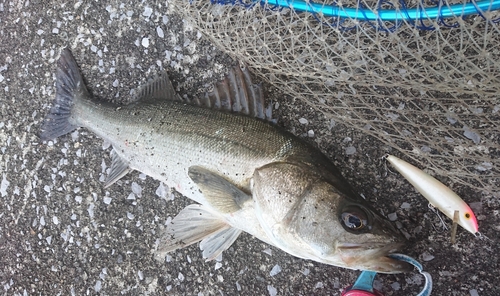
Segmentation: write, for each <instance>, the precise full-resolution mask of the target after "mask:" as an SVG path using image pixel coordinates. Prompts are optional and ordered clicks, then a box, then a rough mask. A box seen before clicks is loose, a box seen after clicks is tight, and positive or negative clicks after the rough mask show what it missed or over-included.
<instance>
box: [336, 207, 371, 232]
mask: <svg viewBox="0 0 500 296" xmlns="http://www.w3.org/2000/svg"><path fill="white" fill-rule="evenodd" d="M340 221H341V222H342V224H343V225H344V227H346V228H347V229H350V230H362V229H364V228H365V227H366V226H367V225H368V217H367V215H366V212H365V211H364V210H363V209H361V208H360V207H356V206H349V207H346V208H345V209H344V211H343V212H342V214H340Z"/></svg>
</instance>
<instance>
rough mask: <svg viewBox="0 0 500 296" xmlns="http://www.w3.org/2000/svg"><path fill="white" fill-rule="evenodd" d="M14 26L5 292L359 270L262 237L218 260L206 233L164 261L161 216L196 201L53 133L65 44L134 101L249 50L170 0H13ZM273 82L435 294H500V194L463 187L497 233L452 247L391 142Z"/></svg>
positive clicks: (8, 87)
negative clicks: (214, 39) (182, 14)
mask: <svg viewBox="0 0 500 296" xmlns="http://www.w3.org/2000/svg"><path fill="white" fill-rule="evenodd" d="M0 40H1V45H0V106H1V108H0V266H2V268H0V285H1V287H2V288H3V290H2V288H0V290H1V291H3V294H4V295H94V294H103V295H118V294H125V295H164V294H170V295H236V294H240V295H339V293H340V291H341V290H342V288H344V287H346V286H348V285H349V284H352V283H353V281H354V280H355V278H356V277H357V275H358V272H355V271H350V270H346V269H341V268H337V267H332V266H327V265H323V264H319V263H315V262H309V261H305V260H301V259H297V258H294V257H292V256H290V255H288V254H286V253H284V252H282V251H280V250H279V249H276V248H274V247H270V246H269V245H266V244H265V243H262V242H260V241H259V240H257V239H255V238H253V237H251V236H249V235H242V236H240V238H238V240H237V241H236V242H235V243H234V245H233V246H232V247H231V248H230V249H229V250H227V251H226V252H225V253H224V254H223V258H222V260H221V261H220V262H217V261H213V262H204V261H203V259H202V258H201V254H200V251H199V249H198V247H197V246H191V247H188V248H186V249H183V250H180V251H176V252H174V253H172V254H170V256H168V257H167V258H166V261H165V262H158V261H156V260H155V259H154V258H153V257H154V256H153V250H154V248H155V243H156V241H157V239H158V232H159V230H160V226H161V225H164V224H165V222H166V221H167V219H168V218H169V217H174V216H175V215H176V214H177V213H178V212H179V211H180V209H182V208H183V207H184V206H186V205H187V204H189V203H190V202H189V200H187V199H186V198H185V197H182V196H179V195H178V194H175V193H170V192H166V193H165V192H161V190H159V187H161V186H160V183H159V182H158V181H155V180H153V179H151V178H149V177H146V176H144V175H141V174H140V173H138V172H133V173H130V174H129V175H127V176H126V177H125V178H123V179H122V181H121V182H119V183H117V184H115V185H113V186H111V187H110V188H108V189H104V188H103V180H104V177H105V176H106V168H107V167H109V165H110V158H109V147H106V145H103V141H102V140H101V139H99V138H97V137H96V136H95V135H93V134H92V133H90V132H88V131H86V130H85V129H79V130H77V131H76V132H73V133H71V134H69V135H67V136H64V137H61V138H59V139H57V140H56V141H54V142H48V143H41V142H40V141H39V140H38V138H37V132H38V131H39V128H40V124H41V122H42V119H43V118H44V116H45V114H46V113H47V111H48V109H49V106H50V104H51V101H52V100H53V98H54V94H55V80H54V72H55V68H56V62H57V59H58V56H59V53H60V50H61V49H62V48H64V47H69V48H71V50H72V51H73V54H74V55H75V58H76V60H77V62H78V64H79V65H80V68H81V70H82V72H83V75H84V77H85V79H86V82H87V84H88V88H89V90H90V91H91V93H93V94H94V95H96V96H97V97H100V98H102V99H104V100H112V101H115V102H119V103H126V102H127V100H129V99H130V98H131V97H132V95H131V94H132V93H133V90H134V89H135V88H137V87H138V86H140V85H141V84H143V83H144V82H145V81H146V80H147V79H148V78H150V77H152V76H154V74H156V73H158V72H160V71H161V70H163V69H165V70H166V71H167V72H168V73H169V75H170V76H171V78H172V81H173V84H174V86H175V87H176V88H177V89H178V90H179V93H180V94H182V95H187V96H193V95H195V94H197V93H201V92H204V91H205V90H206V89H207V88H208V87H209V86H210V85H211V83H213V82H214V81H217V80H219V79H220V78H221V77H222V76H223V75H224V74H225V73H226V71H227V67H228V66H229V65H231V64H234V62H233V61H232V60H231V59H230V58H229V57H227V56H226V55H224V54H223V53H222V52H220V51H219V50H217V49H216V48H214V47H213V46H212V45H211V44H209V43H208V42H206V41H205V40H204V38H203V36H201V34H199V33H198V32H196V31H195V30H193V29H192V26H190V25H189V24H186V23H184V22H183V20H182V19H181V18H179V17H178V16H176V14H175V12H174V11H171V9H169V7H168V5H167V4H166V2H165V1H160V2H157V1H152V0H144V1H141V2H139V1H131V0H122V1H113V0H112V1H62V0H54V1H37V0H31V1H28V0H17V1H6V0H2V1H0ZM267 92H268V98H270V99H272V100H273V101H274V102H277V103H279V104H276V105H275V107H277V108H276V110H275V114H276V117H277V118H278V119H279V124H280V125H282V126H283V127H285V128H286V129H288V130H290V131H292V132H293V133H295V134H297V135H299V136H302V137H305V138H307V140H308V141H310V142H313V143H315V144H316V145H317V146H318V147H319V148H320V149H321V150H322V151H323V152H324V153H325V154H327V155H328V156H329V157H330V158H331V159H332V160H333V161H334V162H335V164H337V165H338V166H339V168H340V170H341V171H342V172H343V173H344V174H345V176H346V177H347V178H348V179H349V180H350V182H351V183H352V184H353V185H354V187H355V188H357V189H358V191H359V193H362V194H363V195H364V196H366V197H367V198H368V199H369V200H370V201H371V202H372V203H373V204H374V206H375V207H376V208H377V209H379V210H380V211H381V212H383V213H384V214H386V215H387V214H391V215H390V217H392V218H393V219H395V220H396V221H395V223H396V225H397V226H398V227H399V228H400V229H401V230H402V231H403V232H404V233H406V235H407V237H408V238H409V240H410V244H409V246H408V247H407V249H406V250H405V253H406V254H408V255H411V256H413V257H415V258H418V259H419V260H420V261H421V262H422V263H423V265H424V268H425V270H427V271H428V272H430V274H431V275H432V276H433V279H434V293H433V295H499V294H500V289H499V288H498V278H499V276H500V272H499V262H498V254H499V250H500V247H499V246H500V243H499V239H498V231H499V230H500V223H499V210H500V206H499V202H498V201H497V200H495V199H494V198H492V197H491V196H488V195H485V194H482V193H480V192H469V191H467V190H465V189H462V191H460V192H459V193H460V195H461V196H464V198H465V199H466V201H467V202H469V203H473V208H474V210H475V211H476V215H478V217H479V220H480V221H479V224H480V230H481V232H482V233H483V234H484V235H486V236H488V237H489V238H490V240H487V239H479V238H475V237H474V236H472V235H471V234H469V233H467V232H465V231H464V230H463V229H459V232H458V242H457V244H455V245H451V244H450V242H449V232H448V231H447V230H443V229H442V228H441V226H440V225H441V222H440V221H439V218H438V217H437V216H436V215H435V214H434V213H432V212H431V211H430V210H429V209H428V208H427V203H426V201H425V199H423V198H422V197H421V196H420V195H419V194H418V193H416V192H415V191H414V190H413V189H412V188H411V186H410V185H408V184H407V183H406V182H405V180H403V179H402V178H401V177H400V176H399V175H397V174H394V173H391V172H389V173H387V171H386V169H385V167H384V164H383V162H381V161H380V157H381V156H382V155H383V154H384V153H385V152H390V148H389V147H384V146H381V145H380V144H379V143H378V142H376V141H375V140H374V139H371V138H368V137H366V136H364V135H362V134H357V133H355V132H354V131H353V130H352V129H350V128H349V127H346V126H343V125H342V123H341V122H335V124H333V123H332V122H329V121H326V120H325V119H324V118H323V116H322V115H320V114H317V113H314V112H313V111H311V110H309V109H308V108H306V107H304V104H301V102H300V100H299V99H298V98H290V97H285V96H283V95H281V94H279V93H277V92H276V91H275V90H274V89H273V88H272V87H270V86H267ZM302 118H304V119H307V123H305V121H304V120H299V119H302ZM310 130H312V131H314V136H313V137H309V136H308V131H310ZM352 147H354V148H355V149H356V151H355V153H354V154H353V153H352V152H353V150H352V149H353V148H352ZM346 152H347V153H346ZM386 173H387V175H386ZM160 189H161V188H160ZM444 220H445V222H446V223H449V221H448V219H444ZM422 279H423V278H422V277H421V276H420V275H418V274H417V273H410V274H404V275H391V276H389V275H380V276H378V277H377V281H376V286H377V288H379V289H380V290H382V291H383V292H384V293H385V294H386V295H415V294H416V293H417V292H418V291H419V289H420V288H421V287H422V284H423V283H422Z"/></svg>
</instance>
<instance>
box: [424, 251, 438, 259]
mask: <svg viewBox="0 0 500 296" xmlns="http://www.w3.org/2000/svg"><path fill="white" fill-rule="evenodd" d="M434 258H435V257H434V256H432V255H431V254H430V253H429V252H424V253H422V260H424V261H431V260H432V259H434Z"/></svg>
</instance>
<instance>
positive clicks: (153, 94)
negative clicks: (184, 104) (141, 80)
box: [135, 72, 178, 102]
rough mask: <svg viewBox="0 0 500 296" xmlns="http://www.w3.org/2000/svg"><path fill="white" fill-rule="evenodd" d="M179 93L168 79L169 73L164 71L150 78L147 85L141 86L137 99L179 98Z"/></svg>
mask: <svg viewBox="0 0 500 296" xmlns="http://www.w3.org/2000/svg"><path fill="white" fill-rule="evenodd" d="M177 99H178V95H177V92H176V91H175V90H174V87H173V86H172V82H170V79H168V75H167V73H165V72H164V73H162V74H161V75H158V76H156V77H155V78H153V79H150V80H149V81H148V83H146V85H144V86H142V87H141V88H139V90H138V92H137V95H136V99H135V101H137V102H138V101H145V100H177Z"/></svg>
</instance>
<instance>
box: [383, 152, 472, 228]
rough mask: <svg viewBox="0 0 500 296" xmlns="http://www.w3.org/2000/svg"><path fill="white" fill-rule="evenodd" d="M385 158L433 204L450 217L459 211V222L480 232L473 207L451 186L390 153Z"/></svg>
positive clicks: (464, 226)
mask: <svg viewBox="0 0 500 296" xmlns="http://www.w3.org/2000/svg"><path fill="white" fill-rule="evenodd" d="M385 159H387V160H388V161H389V162H390V163H391V164H392V166H393V167H394V168H395V169H396V170H397V171H398V172H399V173H400V174H401V175H403V177H405V179H406V180H408V181H409V182H410V183H411V184H412V185H413V186H414V187H415V189H417V190H418V192H420V193H421V194H422V195H423V196H424V197H425V198H427V200H428V201H429V203H430V204H431V205H433V206H434V207H435V208H437V209H439V210H440V211H441V212H442V213H444V214H445V215H446V216H447V217H448V218H450V219H453V214H454V212H455V211H459V218H458V224H459V225H460V226H462V227H463V228H465V229H466V230H468V231H469V232H471V233H473V234H476V233H477V232H478V225H477V219H476V216H475V215H474V213H473V212H472V210H471V208H470V207H469V205H468V204H467V203H466V202H464V201H463V200H462V199H461V198H460V197H459V196H458V195H457V194H456V193H455V192H453V191H452V190H451V189H450V188H448V187H446V186H445V185H444V184H443V183H441V182H439V181H438V180H436V179H435V178H434V177H432V176H430V175H429V174H427V173H425V172H424V171H422V170H420V169H418V168H417V167H415V166H413V165H411V164H409V163H407V162H406V161H404V160H402V159H399V158H397V157H395V156H392V155H389V154H387V155H386V156H385Z"/></svg>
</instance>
